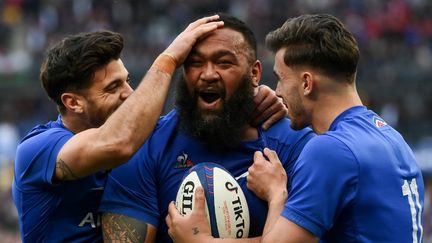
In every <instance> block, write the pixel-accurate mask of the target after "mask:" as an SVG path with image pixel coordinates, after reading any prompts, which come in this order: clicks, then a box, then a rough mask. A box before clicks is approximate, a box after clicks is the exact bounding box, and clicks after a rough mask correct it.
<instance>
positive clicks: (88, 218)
mask: <svg viewBox="0 0 432 243" xmlns="http://www.w3.org/2000/svg"><path fill="white" fill-rule="evenodd" d="M86 224H90V226H91V227H92V228H96V227H100V224H101V221H100V214H96V221H95V217H94V216H93V213H92V212H88V213H87V214H86V216H85V217H84V218H83V219H82V220H81V223H80V224H79V225H78V226H79V227H83V226H85V225H86Z"/></svg>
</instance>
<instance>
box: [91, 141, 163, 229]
mask: <svg viewBox="0 0 432 243" xmlns="http://www.w3.org/2000/svg"><path fill="white" fill-rule="evenodd" d="M149 149H150V145H149V144H148V143H146V144H144V145H143V146H142V147H141V148H140V149H139V150H138V152H137V153H136V154H135V155H134V156H133V157H132V159H131V160H130V161H129V162H127V163H125V164H123V165H121V166H120V167H117V168H115V169H113V170H112V171H111V172H110V174H109V176H108V180H107V183H106V186H105V190H104V194H103V198H102V201H101V204H100V206H99V211H101V212H111V213H116V214H123V215H126V216H129V217H133V218H135V219H138V220H141V221H143V222H146V223H149V224H152V225H154V226H155V227H157V226H158V218H159V213H158V212H159V209H158V203H157V198H158V196H157V182H156V174H155V173H156V169H155V166H156V165H155V164H154V161H155V160H154V159H153V158H152V156H151V155H152V153H150V152H149Z"/></svg>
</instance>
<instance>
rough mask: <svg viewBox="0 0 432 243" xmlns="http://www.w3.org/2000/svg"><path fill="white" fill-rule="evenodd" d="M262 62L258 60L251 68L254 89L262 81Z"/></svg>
mask: <svg viewBox="0 0 432 243" xmlns="http://www.w3.org/2000/svg"><path fill="white" fill-rule="evenodd" d="M261 68H262V67H261V62H260V61H259V60H256V61H255V62H254V63H253V64H252V68H251V77H252V86H253V87H258V85H259V82H260V80H261V72H262V70H261Z"/></svg>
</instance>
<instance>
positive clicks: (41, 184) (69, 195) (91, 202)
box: [12, 116, 107, 242]
mask: <svg viewBox="0 0 432 243" xmlns="http://www.w3.org/2000/svg"><path fill="white" fill-rule="evenodd" d="M73 135H74V134H73V133H72V132H71V131H69V130H68V129H67V128H65V127H64V126H63V124H62V122H61V117H60V116H59V117H58V119H57V121H51V122H48V123H47V124H45V125H39V126H37V127H35V128H33V130H32V131H31V132H30V133H29V134H28V135H27V136H26V137H24V138H23V140H22V141H21V143H20V145H19V146H18V148H17V154H16V159H15V171H14V182H13V185H12V195H13V199H14V202H15V205H16V207H17V209H18V216H19V225H20V231H21V237H22V240H23V241H24V242H101V241H102V232H101V228H100V218H99V215H98V214H97V209H98V207H99V203H100V200H101V197H102V190H103V186H104V184H105V181H106V178H107V175H106V173H103V172H99V173H95V174H93V175H90V176H87V177H84V178H82V179H79V180H73V181H64V182H60V183H58V184H53V183H52V177H53V175H54V170H55V163H56V158H57V155H58V153H59V151H60V149H61V148H62V147H63V145H64V144H65V143H66V142H67V141H68V140H69V139H70V138H71V137H72V136H73Z"/></svg>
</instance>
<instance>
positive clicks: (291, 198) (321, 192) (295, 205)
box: [282, 135, 358, 237]
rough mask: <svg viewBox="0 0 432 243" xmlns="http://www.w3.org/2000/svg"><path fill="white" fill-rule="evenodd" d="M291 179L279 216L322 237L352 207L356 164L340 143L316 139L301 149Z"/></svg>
mask: <svg viewBox="0 0 432 243" xmlns="http://www.w3.org/2000/svg"><path fill="white" fill-rule="evenodd" d="M291 179H292V181H291V183H292V185H291V190H290V191H289V195H288V200H287V202H286V204H285V208H284V210H283V211H282V216H283V217H285V218H287V219H288V220H290V221H292V222H294V223H296V224H297V225H299V226H301V227H303V228H305V229H307V230H308V231H310V232H311V233H313V234H314V235H316V236H318V237H322V235H323V234H324V232H326V231H327V230H328V229H330V228H331V226H332V225H333V222H334V221H335V219H336V218H337V217H338V216H339V215H340V213H341V211H342V209H343V208H344V207H345V206H346V205H348V204H350V203H353V202H352V201H353V198H354V196H355V193H356V187H357V183H358V164H357V161H356V159H355V157H354V155H353V153H352V152H351V151H350V150H349V149H348V147H347V146H346V145H345V144H344V143H342V142H341V141H339V140H337V139H336V138H334V137H331V136H328V135H319V136H317V137H315V138H313V139H312V140H310V141H309V143H308V144H306V146H305V147H304V150H303V151H302V153H301V154H300V156H299V158H298V162H297V163H296V165H295V166H294V168H293V174H292V178H291Z"/></svg>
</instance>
